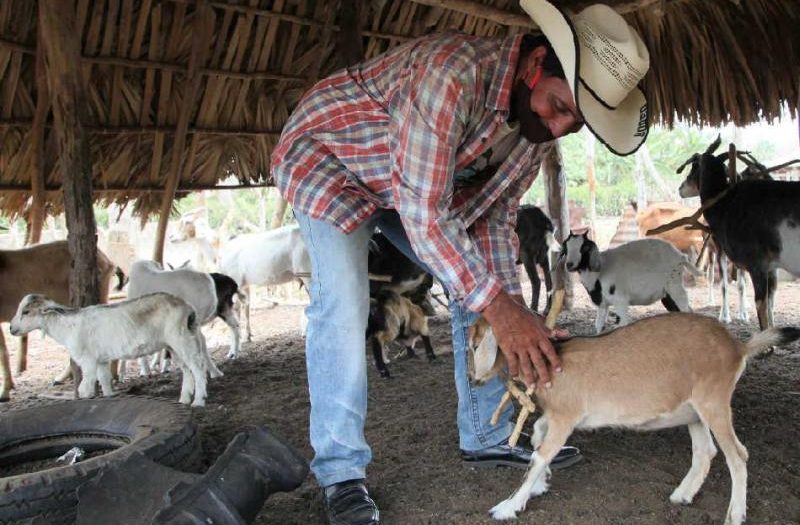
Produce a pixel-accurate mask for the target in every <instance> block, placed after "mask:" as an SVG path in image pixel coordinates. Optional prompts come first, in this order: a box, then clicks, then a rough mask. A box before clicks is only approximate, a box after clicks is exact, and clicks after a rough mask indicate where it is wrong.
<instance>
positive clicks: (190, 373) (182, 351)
mask: <svg viewBox="0 0 800 525" xmlns="http://www.w3.org/2000/svg"><path fill="white" fill-rule="evenodd" d="M36 329H40V330H42V332H44V333H45V334H47V335H49V336H50V337H52V338H53V339H55V340H56V341H58V342H59V343H61V344H62V345H64V346H66V347H67V349H68V350H69V355H70V357H71V358H72V359H73V360H74V361H75V362H76V363H77V364H78V366H80V367H81V370H82V371H83V379H82V380H81V383H80V385H79V386H78V396H79V397H81V398H86V397H92V396H93V395H94V392H95V381H97V380H99V381H100V387H101V388H102V391H103V395H104V396H110V395H113V391H112V389H111V370H110V367H109V364H110V362H111V361H112V360H115V359H120V360H121V359H131V358H136V357H141V356H144V355H148V354H151V353H153V352H155V351H157V350H160V349H161V348H163V347H168V348H169V349H170V350H171V351H172V352H173V355H174V356H175V358H176V361H177V362H178V365H179V366H180V368H181V370H182V372H183V383H182V386H181V396H180V402H181V403H186V404H188V403H189V402H192V406H204V405H205V401H206V374H207V373H208V362H209V359H208V357H207V351H206V347H205V346H206V345H205V339H204V338H203V334H202V332H200V328H199V324H198V323H197V314H196V313H195V311H194V309H193V308H192V307H191V306H189V305H188V304H187V303H186V302H185V301H183V300H181V299H179V298H177V297H175V296H172V295H169V294H166V293H157V294H151V295H146V296H144V297H140V298H138V299H129V300H127V301H123V302H120V303H115V304H112V305H96V306H87V307H86V308H70V307H67V306H63V305H61V304H59V303H57V302H55V301H51V300H50V299H48V298H47V297H45V296H43V295H37V294H29V295H26V296H25V297H24V298H23V299H22V302H21V303H20V304H19V308H18V309H17V313H16V314H15V315H14V318H13V319H12V320H11V333H12V334H14V335H22V334H27V333H29V332H31V331H32V330H36ZM220 375H222V374H221V372H219V371H218V370H216V371H215V370H213V369H212V371H211V377H219V376H220ZM192 395H194V400H193V401H192Z"/></svg>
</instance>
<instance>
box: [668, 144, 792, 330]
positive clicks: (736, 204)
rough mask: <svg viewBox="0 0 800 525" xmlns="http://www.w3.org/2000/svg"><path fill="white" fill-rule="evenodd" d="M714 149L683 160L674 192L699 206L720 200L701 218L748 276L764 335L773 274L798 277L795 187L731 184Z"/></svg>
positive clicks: (784, 183)
mask: <svg viewBox="0 0 800 525" xmlns="http://www.w3.org/2000/svg"><path fill="white" fill-rule="evenodd" d="M719 144H720V139H719V137H717V140H716V141H714V142H713V143H712V144H711V145H710V146H709V147H708V149H706V151H705V152H704V153H702V154H696V155H694V156H692V158H691V159H689V161H687V163H686V164H691V170H690V171H689V175H687V177H686V180H684V181H683V183H682V184H681V186H680V189H679V193H680V195H681V197H684V198H687V197H696V196H699V197H700V202H701V203H703V204H704V205H706V204H708V203H709V202H710V201H711V200H712V199H715V198H718V199H719V200H718V201H717V202H716V203H715V204H714V205H713V206H710V207H709V208H707V209H706V210H705V211H704V212H703V215H704V216H705V218H706V221H707V222H708V226H709V228H711V232H712V234H713V235H714V239H715V240H716V241H717V243H718V244H719V246H720V247H721V248H722V251H723V252H725V254H726V255H727V256H728V258H730V260H731V261H733V263H734V264H736V265H738V266H741V267H743V268H745V269H746V270H747V272H748V273H749V274H750V278H751V280H752V281H753V289H754V292H755V300H756V311H757V313H758V324H759V326H760V328H761V329H762V330H764V329H766V328H768V327H770V326H772V324H773V309H774V308H773V307H774V301H775V289H776V288H777V286H778V278H777V269H778V268H783V269H784V270H786V271H787V272H789V273H791V274H793V275H795V276H800V182H787V181H776V180H757V179H745V180H741V181H739V182H737V183H735V184H733V185H731V184H730V183H729V181H728V178H727V174H726V169H725V164H724V160H725V159H726V158H727V153H725V154H722V155H717V156H715V155H714V154H713V153H714V151H715V150H716V149H717V147H719ZM686 164H684V166H685V165H686ZM682 168H683V166H681V168H680V169H679V170H678V172H680V171H681V169H682Z"/></svg>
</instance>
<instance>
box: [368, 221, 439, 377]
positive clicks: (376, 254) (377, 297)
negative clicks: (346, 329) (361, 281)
mask: <svg viewBox="0 0 800 525" xmlns="http://www.w3.org/2000/svg"><path fill="white" fill-rule="evenodd" d="M367 267H368V269H369V273H370V308H369V319H368V321H367V333H366V338H367V341H368V342H369V343H370V345H371V349H372V356H373V359H374V360H375V367H376V368H377V369H378V371H379V372H380V374H381V376H382V377H390V373H389V368H388V367H387V366H386V361H387V359H386V355H385V351H386V345H388V344H389V343H391V342H392V341H398V342H400V343H401V344H403V345H404V346H405V347H406V355H408V356H409V357H414V356H415V355H416V354H415V353H414V344H415V343H416V341H417V340H418V339H422V343H423V345H424V346H425V353H426V355H427V356H428V360H429V361H432V360H434V359H436V354H434V352H433V347H432V346H431V341H430V333H429V331H428V317H429V316H432V315H434V309H433V306H432V305H431V303H430V291H431V287H432V286H433V277H432V276H431V275H430V274H428V273H427V272H425V271H424V270H423V269H422V268H420V267H419V266H418V265H417V264H415V263H414V261H412V260H411V259H409V258H408V257H406V256H405V255H404V254H403V252H401V251H400V250H398V249H397V248H396V247H395V246H394V245H393V244H392V243H391V241H389V239H387V238H386V236H385V235H383V234H382V233H379V232H378V233H375V234H374V235H373V236H372V238H371V239H370V246H369V259H368V264H367Z"/></svg>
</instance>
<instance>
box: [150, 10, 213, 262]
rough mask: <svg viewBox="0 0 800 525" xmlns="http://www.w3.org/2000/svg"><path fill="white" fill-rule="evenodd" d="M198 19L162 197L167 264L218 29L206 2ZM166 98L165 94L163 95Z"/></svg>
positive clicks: (160, 239) (158, 251) (159, 240)
mask: <svg viewBox="0 0 800 525" xmlns="http://www.w3.org/2000/svg"><path fill="white" fill-rule="evenodd" d="M194 16H195V18H194V21H193V23H192V51H191V54H190V55H189V68H188V71H187V73H186V89H185V91H184V94H183V101H182V102H181V107H180V111H179V113H178V123H177V126H176V130H175V142H174V143H173V145H172V159H171V161H170V172H169V176H168V178H167V181H166V185H165V188H164V194H163V195H162V197H161V209H160V211H159V216H158V228H157V230H156V245H155V248H154V249H153V260H155V261H158V262H163V260H164V241H165V239H166V235H167V224H168V223H169V216H170V212H171V211H172V203H173V201H174V200H175V190H177V188H178V184H179V183H180V180H181V175H182V173H183V169H182V168H183V166H182V162H181V161H182V160H183V151H184V149H185V147H186V135H187V130H188V129H189V120H190V119H191V117H192V110H193V109H194V106H195V99H196V98H197V91H198V90H199V88H200V81H201V80H202V78H203V77H202V74H201V68H202V67H203V65H204V64H205V61H206V57H207V54H208V53H207V52H208V44H209V42H210V41H211V34H212V32H213V30H214V18H213V16H214V13H213V10H212V9H211V7H210V6H209V5H208V2H207V1H206V0H199V1H198V3H197V10H196V11H195V14H194ZM162 96H163V94H162Z"/></svg>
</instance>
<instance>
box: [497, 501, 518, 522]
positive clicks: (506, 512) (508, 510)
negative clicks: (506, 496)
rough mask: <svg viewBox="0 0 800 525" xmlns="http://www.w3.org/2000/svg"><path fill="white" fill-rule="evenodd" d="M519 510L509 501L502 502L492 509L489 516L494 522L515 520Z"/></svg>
mask: <svg viewBox="0 0 800 525" xmlns="http://www.w3.org/2000/svg"><path fill="white" fill-rule="evenodd" d="M519 510H521V509H518V508H516V506H515V505H514V504H513V503H512V502H511V501H509V500H506V501H502V502H500V503H498V504H497V505H495V506H494V507H492V509H491V510H490V511H489V514H491V515H492V517H493V518H494V519H496V520H513V519H516V518H517V512H518V511H519Z"/></svg>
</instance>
